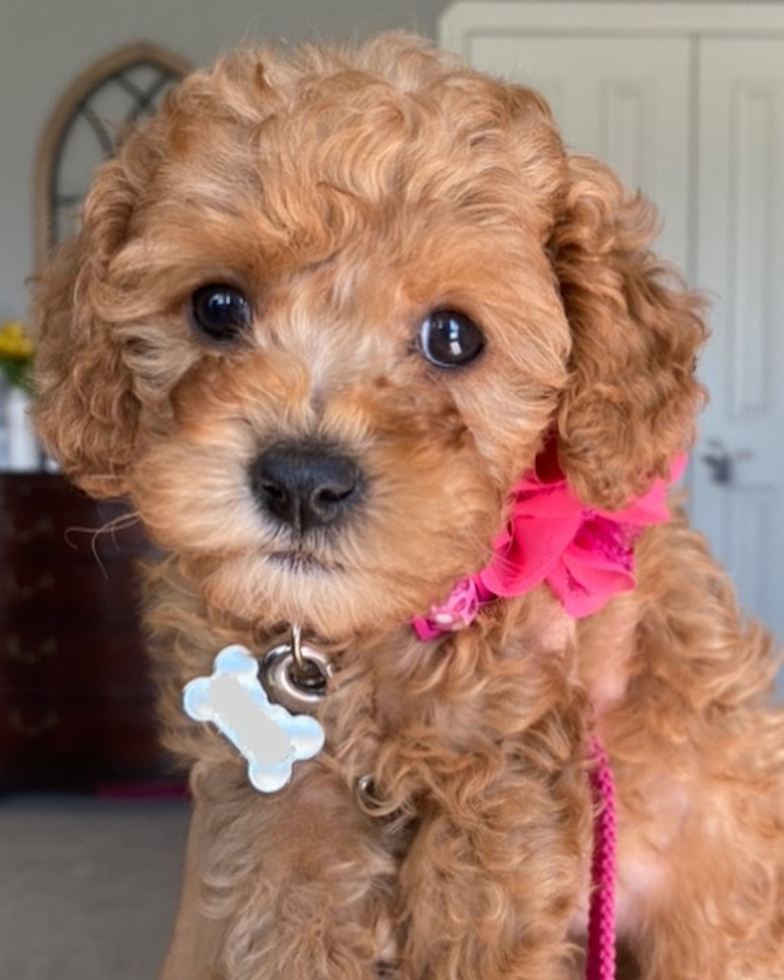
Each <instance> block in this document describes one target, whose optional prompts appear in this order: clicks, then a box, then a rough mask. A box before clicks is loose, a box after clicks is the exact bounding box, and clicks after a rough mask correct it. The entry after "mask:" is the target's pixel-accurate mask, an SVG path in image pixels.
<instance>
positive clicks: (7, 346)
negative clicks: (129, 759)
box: [0, 320, 35, 361]
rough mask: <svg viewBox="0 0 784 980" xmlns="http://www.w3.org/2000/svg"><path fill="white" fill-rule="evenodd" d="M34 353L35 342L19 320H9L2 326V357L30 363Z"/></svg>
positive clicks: (0, 329)
mask: <svg viewBox="0 0 784 980" xmlns="http://www.w3.org/2000/svg"><path fill="white" fill-rule="evenodd" d="M34 352H35V348H34V347H33V342H32V340H31V339H30V337H29V336H28V334H27V331H26V330H25V328H24V327H23V326H22V324H21V323H20V322H19V321H18V320H9V321H7V322H6V323H4V324H3V325H2V326H0V357H8V358H11V359H13V360H15V361H29V360H30V358H31V357H32V356H33V353H34Z"/></svg>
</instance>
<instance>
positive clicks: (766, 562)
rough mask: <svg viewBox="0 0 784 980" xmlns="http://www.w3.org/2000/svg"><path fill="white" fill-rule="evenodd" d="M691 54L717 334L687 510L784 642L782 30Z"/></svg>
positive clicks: (703, 283)
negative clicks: (695, 59)
mask: <svg viewBox="0 0 784 980" xmlns="http://www.w3.org/2000/svg"><path fill="white" fill-rule="evenodd" d="M700 55H701V57H700V89H699V94H698V100H699V106H700V111H699V130H698V180H697V212H696V213H697V236H698V237H697V241H698V248H697V251H696V275H695V278H696V281H697V283H698V284H699V285H700V287H701V288H704V289H708V290H709V291H710V293H711V299H712V301H713V314H712V317H711V325H712V327H713V331H714V334H713V338H712V340H711V342H710V344H709V345H708V349H707V351H706V354H705V356H704V357H703V360H702V374H703V377H704V379H705V381H706V383H707V384H708V386H709V388H710V391H711V403H710V405H709V407H708V409H707V411H706V413H705V415H704V418H703V424H702V432H703V441H702V446H701V456H702V457H703V458H702V459H701V460H697V465H695V466H694V467H693V471H692V481H693V482H692V496H693V499H694V502H695V506H694V513H693V519H694V521H695V523H696V524H697V526H699V527H700V528H701V529H702V530H704V531H705V532H706V533H707V534H708V536H709V537H710V539H711V542H712V544H713V546H714V550H715V551H716V553H717V555H718V557H719V558H720V559H721V560H722V561H723V562H724V563H725V564H726V565H727V567H728V568H729V569H730V571H731V572H732V574H733V577H734V578H735V581H736V583H737V585H738V588H739V592H740V596H741V600H742V602H743V604H744V605H745V606H746V607H747V608H748V609H750V610H752V611H754V612H756V613H757V614H759V615H760V616H761V617H762V618H763V620H765V621H766V622H767V623H768V624H769V625H770V626H771V627H773V628H774V629H775V630H776V631H777V634H778V637H779V638H780V639H782V640H784V514H783V513H782V509H783V508H784V40H731V39H717V40H704V41H702V42H701V45H700ZM705 457H708V458H709V460H710V461H709V462H706V461H705ZM782 691H784V686H783V687H782Z"/></svg>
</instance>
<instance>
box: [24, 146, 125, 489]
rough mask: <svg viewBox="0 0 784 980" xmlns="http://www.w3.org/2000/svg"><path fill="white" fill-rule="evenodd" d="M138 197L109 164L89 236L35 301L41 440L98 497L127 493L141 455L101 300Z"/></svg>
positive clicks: (95, 195) (52, 271)
mask: <svg viewBox="0 0 784 980" xmlns="http://www.w3.org/2000/svg"><path fill="white" fill-rule="evenodd" d="M134 198H135V191H134V189H133V188H131V187H129V186H128V182H127V179H126V175H125V172H124V170H123V168H122V167H121V165H120V164H119V162H118V161H116V160H115V161H112V162H110V163H108V164H106V165H105V166H104V167H103V168H102V169H101V171H100V172H99V174H98V177H97V179H96V181H95V183H94V185H93V189H92V190H91V192H90V194H89V196H88V198H87V201H86V204H85V211H84V224H83V228H82V230H81V232H80V233H79V234H78V235H77V236H76V237H75V238H73V239H71V240H70V241H68V242H66V243H65V244H64V245H63V246H61V247H60V249H59V250H58V251H57V253H56V254H55V256H54V258H53V259H52V261H51V262H50V263H49V265H48V266H47V267H46V269H45V270H44V272H43V274H42V275H41V276H40V277H39V279H38V282H37V287H36V290H35V295H34V314H35V323H36V333H37V337H38V345H39V346H38V353H37V355H36V361H35V385H36V391H37V401H36V408H35V419H36V425H37V428H38V433H39V435H40V437H41V439H42V441H43V442H44V445H45V446H46V447H47V449H48V450H49V451H50V452H51V453H52V454H53V456H55V457H56V458H57V460H58V461H59V462H60V463H61V465H62V467H63V470H64V471H65V472H66V473H67V474H68V476H69V477H70V478H71V479H72V480H73V481H74V482H75V483H77V484H78V485H79V486H81V487H82V488H83V489H84V490H86V491H87V492H88V493H90V494H91V495H92V496H94V497H112V496H117V495H119V494H122V493H123V492H124V491H125V477H124V474H125V473H126V471H127V467H128V465H129V463H130V461H131V460H132V459H133V456H134V445H135V435H136V428H137V417H138V411H139V402H138V400H137V398H136V397H135V396H134V394H133V392H132V388H131V375H130V372H129V371H128V369H127V368H126V366H125V365H124V363H123V357H122V350H121V346H120V342H119V339H118V338H117V337H116V336H115V334H114V332H113V330H112V324H111V322H109V321H108V320H107V318H106V312H105V310H103V309H102V305H105V304H102V303H101V299H100V294H101V290H102V284H103V283H105V280H106V274H107V269H108V266H109V263H110V261H111V259H112V256H113V255H114V254H116V252H117V250H118V249H119V248H120V246H121V245H122V244H123V242H124V241H125V238H126V235H127V227H128V223H129V221H130V218H131V214H132V210H133V201H134Z"/></svg>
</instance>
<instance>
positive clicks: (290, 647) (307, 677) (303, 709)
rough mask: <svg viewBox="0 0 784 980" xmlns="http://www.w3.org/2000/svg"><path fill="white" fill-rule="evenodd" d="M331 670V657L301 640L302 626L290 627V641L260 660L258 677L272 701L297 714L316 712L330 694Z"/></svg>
mask: <svg viewBox="0 0 784 980" xmlns="http://www.w3.org/2000/svg"><path fill="white" fill-rule="evenodd" d="M331 673H332V667H331V664H330V662H329V659H328V658H327V657H326V656H325V655H324V654H323V653H322V652H321V651H320V650H316V649H314V648H313V647H311V646H308V645H307V644H304V643H303V642H302V628H301V627H300V626H299V624H295V625H293V626H292V627H291V640H290V642H288V643H281V644H279V645H278V646H275V647H273V648H272V649H271V650H269V651H267V653H265V654H264V656H263V657H262V659H261V662H260V663H259V680H260V681H261V683H262V684H263V686H264V689H265V691H266V692H267V694H268V696H269V699H270V701H275V702H276V703H277V704H282V705H283V707H284V708H287V709H288V710H289V711H291V712H294V713H295V714H313V713H314V712H315V711H316V710H317V708H318V706H319V705H320V704H321V702H322V701H323V700H324V698H325V697H326V694H327V683H328V681H329V678H330V675H331Z"/></svg>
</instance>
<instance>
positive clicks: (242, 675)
mask: <svg viewBox="0 0 784 980" xmlns="http://www.w3.org/2000/svg"><path fill="white" fill-rule="evenodd" d="M258 667H259V665H258V662H257V661H256V659H255V657H253V656H252V654H251V653H250V651H248V650H246V649H245V647H242V646H239V645H236V644H235V645H233V646H229V647H226V648H225V649H224V650H221V652H220V653H219V654H218V656H217V657H216V658H215V668H214V670H213V673H212V676H210V677H197V678H195V679H194V680H192V681H190V682H189V683H188V684H186V686H185V690H184V692H183V706H184V708H185V711H186V713H187V714H188V715H189V716H190V717H191V718H193V719H194V720H195V721H204V722H211V723H212V724H213V725H215V726H216V728H218V729H219V730H220V731H221V732H222V733H223V734H224V735H225V736H226V738H228V739H229V741H230V742H232V743H233V744H234V745H235V746H236V748H237V749H238V750H239V751H240V752H241V753H242V755H243V756H244V757H245V759H246V760H247V762H248V778H249V779H250V781H251V783H252V784H253V786H255V788H256V789H257V790H259V791H260V792H262V793H274V792H275V791H276V790H279V789H281V788H282V787H283V786H285V785H286V783H287V782H288V781H289V779H291V768H292V765H293V764H294V763H295V762H297V761H299V760H301V759H312V758H313V756H315V755H316V754H317V753H318V752H319V751H320V750H321V748H322V746H323V745H324V731H323V729H322V727H321V725H320V724H319V723H318V721H316V719H315V718H311V717H310V716H309V715H292V714H291V713H290V712H288V711H287V710H286V709H285V708H284V707H282V706H281V705H279V704H272V702H270V700H269V698H268V697H267V693H266V691H265V690H264V688H263V687H262V686H261V684H260V683H259V679H258Z"/></svg>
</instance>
